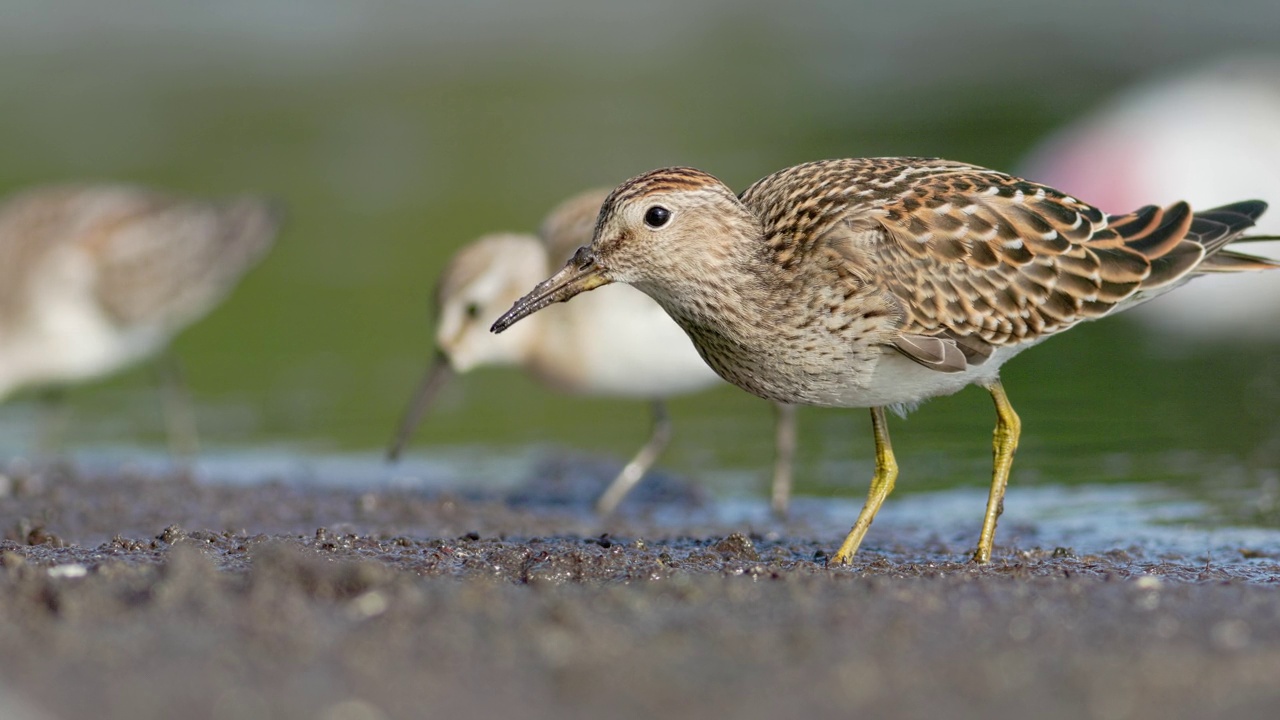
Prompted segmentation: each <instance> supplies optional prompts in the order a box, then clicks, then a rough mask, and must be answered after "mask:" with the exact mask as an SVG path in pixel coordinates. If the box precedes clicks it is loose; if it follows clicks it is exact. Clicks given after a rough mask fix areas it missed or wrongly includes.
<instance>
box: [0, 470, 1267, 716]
mask: <svg viewBox="0 0 1280 720" xmlns="http://www.w3.org/2000/svg"><path fill="white" fill-rule="evenodd" d="M3 489H4V492H3V493H0V531H2V532H3V541H2V542H0V565H2V567H0V678H3V679H0V716H4V717H14V718H21V717H32V718H39V717H60V718H80V717H85V718H88V717H95V718H97V717H107V718H115V717H119V718H126V717H128V718H138V717H183V718H205V717H208V718H232V717H237V718H238V717H267V716H270V717H289V718H292V717H297V718H303V717H315V718H401V717H404V718H411V717H448V716H454V715H463V714H465V715H469V716H476V715H482V714H487V715H496V714H498V713H506V714H510V715H514V716H519V717H600V716H613V717H652V716H655V715H656V716H684V717H715V716H728V715H730V714H732V715H734V716H737V717H746V718H753V717H776V716H779V715H783V714H786V715H797V714H800V713H804V714H807V715H809V716H814V717H849V716H850V715H851V714H871V715H877V716H886V715H894V716H902V717H926V716H927V717H943V716H946V717H974V718H977V717H984V718H990V717H992V716H993V715H998V716H1012V715H1014V714H1017V715H1019V716H1031V715H1033V714H1034V716H1036V717H1049V718H1054V717H1063V718H1066V717H1073V718H1078V717H1098V718H1147V717H1151V718H1155V717H1161V718H1170V717H1174V718H1177V717H1188V718H1189V717H1205V716H1215V717H1267V716H1269V715H1270V713H1272V712H1274V708H1275V707H1276V706H1277V702H1280V683H1277V682H1276V681H1275V678H1277V677H1280V595H1277V589H1278V588H1280V560H1278V559H1275V558H1266V557H1263V558H1245V557H1243V556H1242V558H1241V562H1238V563H1236V562H1221V561H1219V562H1205V561H1204V560H1203V559H1201V558H1193V557H1176V556H1169V555H1168V554H1162V555H1161V556H1159V557H1152V556H1147V555H1145V554H1144V553H1142V552H1140V551H1134V550H1133V549H1132V548H1125V549H1118V548H1117V549H1114V550H1112V551H1108V552H1103V553H1097V554H1088V555H1076V554H1074V553H1072V552H1070V551H1067V550H1064V549H1060V548H1055V547H1051V546H1050V547H1044V548H1040V547H1027V546H1022V547H1017V548H1008V547H1001V546H1000V545H999V543H998V548H997V550H998V551H997V554H996V561H995V562H993V563H992V564H990V565H988V566H983V567H977V566H973V565H970V564H968V563H966V562H964V561H963V560H964V555H963V550H964V549H963V548H957V547H949V546H946V545H945V544H941V543H925V544H921V545H915V546H905V547H903V546H901V544H896V545H895V544H893V539H892V538H881V539H880V543H879V544H877V543H872V547H871V548H870V549H869V550H870V551H869V552H866V553H865V554H864V555H863V556H861V557H860V558H859V562H858V563H856V564H855V565H853V566H851V567H848V568H828V567H826V565H825V562H824V561H825V553H826V552H828V551H829V550H830V549H831V547H833V546H834V542H835V541H836V540H838V538H834V539H833V538H827V537H812V536H810V535H806V534H804V533H803V532H802V531H795V530H794V529H793V528H792V526H791V525H784V526H781V529H779V530H776V531H774V532H769V533H760V532H752V531H751V530H749V529H743V528H739V529H737V530H735V529H734V528H732V527H724V526H715V525H714V524H706V525H696V524H695V525H691V526H689V527H683V528H678V529H676V530H674V531H673V530H672V528H670V527H669V526H657V525H655V524H653V523H652V522H651V521H650V520H649V519H647V517H648V516H647V514H646V512H645V511H643V509H642V510H641V511H640V512H633V513H630V514H624V515H623V516H622V517H620V518H617V519H615V520H612V521H610V522H609V523H607V524H606V525H604V526H603V528H604V530H605V531H607V532H606V534H601V532H602V525H601V524H600V523H599V522H597V521H595V520H594V519H592V518H590V517H589V516H587V515H585V514H583V513H582V512H580V511H579V510H578V509H576V508H574V507H566V506H562V505H557V504H554V503H552V504H542V505H539V504H538V503H536V502H530V501H528V499H527V498H528V494H524V495H520V497H519V498H517V499H514V500H513V499H512V498H513V497H514V496H511V495H508V496H505V497H503V496H485V495H482V494H465V493H455V492H439V491H433V492H427V491H422V490H411V489H394V488H385V489H376V490H356V489H349V488H333V487H328V488H315V487H307V486H305V485H301V484H294V483H283V482H276V483H266V484H262V485H238V486H232V485H219V484H215V483H205V482H195V481H192V480H191V479H189V478H183V477H180V476H178V477H175V476H165V475H159V476H142V475H136V474H129V473H118V474H107V475H96V476H85V475H81V474H78V473H77V472H76V471H74V470H73V469H70V468H66V467H63V468H50V469H45V470H42V471H41V472H39V473H30V474H27V475H25V476H24V475H22V474H21V473H12V472H11V473H10V474H8V475H6V481H5V485H4V488H3ZM521 498H522V499H521ZM885 548H892V550H885ZM1246 554H1247V553H1246Z"/></svg>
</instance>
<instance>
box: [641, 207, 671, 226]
mask: <svg viewBox="0 0 1280 720" xmlns="http://www.w3.org/2000/svg"><path fill="white" fill-rule="evenodd" d="M670 219H671V211H670V210H668V209H666V208H664V207H662V206H661V205H654V206H653V207H651V208H649V209H648V210H646V211H645V213H644V224H645V225H648V226H649V227H651V228H660V227H662V226H663V225H666V224H667V221H668V220H670Z"/></svg>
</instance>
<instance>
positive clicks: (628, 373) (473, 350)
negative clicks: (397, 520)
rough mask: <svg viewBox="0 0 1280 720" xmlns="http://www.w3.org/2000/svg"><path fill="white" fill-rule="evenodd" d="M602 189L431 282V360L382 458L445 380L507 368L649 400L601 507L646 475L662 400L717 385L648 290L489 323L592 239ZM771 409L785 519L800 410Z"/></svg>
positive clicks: (398, 446) (501, 238)
mask: <svg viewBox="0 0 1280 720" xmlns="http://www.w3.org/2000/svg"><path fill="white" fill-rule="evenodd" d="M608 193H609V190H608V189H607V188H600V189H595V190H589V191H586V192H583V193H580V194H578V195H575V196H573V197H571V198H569V199H568V200H566V201H564V202H563V203H561V204H560V205H558V206H556V207H555V208H554V209H553V210H552V211H551V212H550V214H548V216H547V218H546V219H545V220H544V221H543V223H542V226H541V228H540V229H539V231H538V235H537V236H533V235H517V234H509V233H507V234H494V235H486V236H484V237H481V238H479V239H478V240H475V241H473V242H471V243H469V244H468V245H466V246H464V247H463V248H462V249H461V250H459V251H458V252H457V253H456V254H455V255H454V256H453V258H452V259H451V260H450V261H449V263H448V265H447V266H446V267H445V269H444V272H443V273H442V275H441V277H440V281H439V283H438V284H437V286H436V309H437V317H436V323H435V329H436V332H435V335H436V338H435V339H436V348H437V356H436V358H435V360H434V362H433V363H432V365H431V367H430V368H429V369H428V371H427V374H426V376H425V377H424V378H423V381H422V384H421V385H420V386H419V388H418V391H417V393H416V394H415V396H414V398H413V400H412V401H411V403H410V406H409V409H408V411H407V412H406V413H405V416H404V419H403V420H402V422H401V425H400V428H399V431H398V432H397V434H396V437H395V439H394V440H393V442H392V445H391V448H390V451H389V453H388V454H389V457H390V458H391V459H393V460H394V459H396V458H398V457H399V455H400V453H401V451H402V449H403V447H404V445H405V443H406V442H407V441H408V439H409V437H410V435H411V434H412V433H413V431H414V429H415V428H416V427H417V425H418V423H419V422H420V421H421V419H422V416H423V414H424V413H425V412H426V410H427V408H428V406H429V405H430V404H431V402H432V400H433V399H434V397H435V395H436V393H437V392H438V390H439V389H440V387H441V386H442V385H443V384H444V383H445V382H446V381H447V379H448V377H449V376H450V375H451V374H452V373H467V372H470V371H471V370H474V369H476V368H479V367H484V366H489V365H513V366H516V367H519V368H521V369H522V370H524V371H526V372H528V373H530V374H531V375H533V376H534V377H535V378H537V379H538V380H539V381H541V382H542V383H544V384H546V385H548V386H550V387H552V388H554V389H556V390H560V391H563V392H568V393H575V394H582V395H603V396H614V397H623V398H635V399H645V400H649V401H650V403H651V406H652V413H653V418H652V419H653V427H652V431H651V433H650V436H649V439H648V441H647V442H645V444H644V445H643V446H642V447H641V448H640V450H639V451H638V452H637V453H636V454H635V456H634V457H633V458H632V459H631V460H630V461H629V462H628V463H627V464H626V465H625V466H623V468H622V470H621V472H619V473H618V475H617V477H615V478H614V479H613V481H612V482H611V483H610V484H609V486H608V487H607V488H606V489H605V490H604V492H603V493H602V494H601V495H600V497H599V498H598V500H597V501H596V511H597V512H599V513H600V514H602V515H608V514H610V513H612V512H613V511H614V510H615V509H616V508H617V506H618V504H619V503H621V502H622V500H623V498H625V497H626V495H627V494H628V493H629V492H630V491H631V489H632V488H634V487H635V486H636V484H637V483H638V482H639V481H640V480H641V479H642V478H643V477H644V475H645V473H647V472H648V471H649V470H650V469H651V468H652V467H653V465H654V463H655V462H656V461H657V460H658V457H659V456H660V455H661V454H662V452H663V450H664V449H666V447H667V444H668V443H669V442H670V440H671V435H672V424H671V420H670V418H669V417H668V413H667V409H666V398H668V397H671V396H674V395H681V394H684V393H690V392H695V391H698V390H703V389H706V388H708V387H712V386H714V385H719V384H721V380H720V378H719V377H718V376H717V375H716V374H715V373H714V372H713V371H712V370H711V368H709V367H708V366H707V364H706V363H705V362H704V361H703V360H702V358H701V357H700V356H699V355H698V352H697V350H695V349H694V347H693V344H692V343H691V342H690V341H689V338H688V337H687V336H686V335H685V333H684V331H683V330H681V329H680V328H679V326H677V325H676V324H675V323H674V322H672V320H671V319H670V318H669V317H667V314H666V312H664V311H663V310H662V308H660V307H658V305H657V303H655V302H653V301H652V300H650V299H649V298H648V297H647V296H645V295H644V293H642V292H640V291H638V290H635V289H634V288H631V287H627V286H623V285H618V286H615V287H607V288H602V289H601V290H600V291H598V292H595V293H592V294H591V296H590V297H588V298H584V301H583V302H581V303H573V304H567V305H561V306H557V307H553V308H549V309H548V310H547V311H546V312H544V313H540V314H538V315H536V316H534V317H533V318H531V322H528V323H522V324H520V325H518V326H517V327H515V328H513V329H512V331H511V332H508V333H504V334H502V335H495V334H493V333H491V332H489V326H490V325H492V324H493V321H494V320H496V319H497V318H498V316H499V315H501V314H502V313H503V312H504V311H505V310H506V309H507V308H508V307H510V306H511V303H512V302H514V301H515V300H516V299H517V298H519V297H520V296H521V295H522V294H523V293H524V291H525V290H527V289H528V288H529V287H532V285H533V284H534V283H536V282H538V281H539V280H541V279H542V278H543V277H545V276H546V275H548V274H549V273H550V272H551V271H552V270H554V269H555V268H558V267H560V266H561V265H562V264H563V263H564V261H565V260H567V259H568V258H569V257H570V256H571V255H573V253H574V251H576V250H577V249H578V248H579V247H581V246H583V245H586V244H588V243H590V241H591V235H592V232H593V230H594V228H595V222H596V216H597V215H598V213H599V211H600V205H601V203H603V202H604V199H605V197H606V196H607V195H608ZM775 407H776V410H777V413H778V420H777V428H776V433H777V436H776V448H775V464H774V476H773V491H772V493H771V495H772V502H771V504H772V507H773V511H774V513H775V514H777V515H783V514H785V513H786V510H787V505H788V502H789V499H790V488H791V468H792V455H793V453H794V449H795V413H794V409H793V408H792V407H791V406H788V405H781V404H778V405H776V406H775Z"/></svg>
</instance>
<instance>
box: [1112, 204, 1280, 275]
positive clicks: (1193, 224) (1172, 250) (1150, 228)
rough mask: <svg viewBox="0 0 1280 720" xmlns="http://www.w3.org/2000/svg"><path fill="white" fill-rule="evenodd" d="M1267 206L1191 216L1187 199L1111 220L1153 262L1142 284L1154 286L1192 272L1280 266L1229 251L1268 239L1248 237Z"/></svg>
mask: <svg viewBox="0 0 1280 720" xmlns="http://www.w3.org/2000/svg"><path fill="white" fill-rule="evenodd" d="M1266 209H1267V204H1266V203H1265V202H1263V201H1261V200H1243V201H1241V202H1235V203H1231V204H1229V205H1223V206H1221V207H1216V208H1212V209H1209V210H1202V211H1200V212H1197V213H1194V214H1192V213H1191V209H1190V207H1189V206H1188V205H1187V204H1186V203H1184V202H1178V203H1174V204H1172V205H1170V206H1169V207H1167V208H1159V207H1156V206H1154V205H1148V206H1146V207H1143V208H1139V209H1138V210H1135V211H1134V212H1132V213H1128V214H1126V215H1115V216H1112V217H1110V218H1109V219H1108V224H1109V225H1110V226H1111V227H1112V229H1114V230H1115V231H1116V232H1117V233H1119V234H1120V236H1121V237H1123V238H1124V245H1125V247H1126V248H1128V249H1129V250H1132V251H1135V252H1137V253H1139V254H1141V255H1142V256H1143V257H1145V258H1147V260H1148V261H1149V262H1150V263H1151V272H1150V273H1149V274H1148V276H1147V277H1146V279H1145V280H1144V281H1143V282H1142V288H1143V289H1144V290H1153V289H1156V288H1160V287H1163V286H1165V285H1167V284H1169V283H1172V282H1175V281H1177V280H1179V279H1181V278H1184V277H1186V276H1190V275H1198V274H1203V273H1226V272H1248V271H1252V270H1270V269H1273V268H1277V267H1280V263H1277V262H1274V261H1271V260H1268V259H1266V258H1260V257H1255V256H1253V255H1247V254H1245V253H1241V252H1237V251H1234V250H1226V249H1225V248H1226V247H1227V246H1228V245H1230V244H1232V243H1237V242H1249V241H1253V240H1262V239H1268V238H1264V237H1260V236H1245V235H1244V233H1245V232H1247V231H1248V230H1249V229H1250V228H1252V227H1253V226H1254V224H1255V223H1256V222H1257V220H1258V218H1259V217H1261V216H1262V213H1263V212H1265V211H1266Z"/></svg>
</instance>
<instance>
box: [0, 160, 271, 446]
mask: <svg viewBox="0 0 1280 720" xmlns="http://www.w3.org/2000/svg"><path fill="white" fill-rule="evenodd" d="M280 222H281V211H280V209H279V208H278V207H276V206H275V205H274V204H272V203H271V202H268V201H266V200H264V199H261V198H257V197H239V198H232V199H227V200H203V199H193V198H185V197H179V196H176V195H170V194H167V193H163V192H160V191H156V190H151V189H147V188H142V187H135V186H131V185H67V186H49V187H40V188H35V189H30V190H26V191H23V192H20V193H17V194H15V195H13V196H11V197H9V198H7V199H5V200H4V201H3V202H2V203H0V399H2V398H3V397H4V396H6V395H8V394H9V393H11V392H12V391H14V390H16V389H18V388H23V387H31V386H34V387H54V388H57V387H61V386H65V385H69V384H74V383H79V382H84V381H88V380H93V379H95V378H99V377H103V376H105V375H109V374H111V373H114V372H116V371H117V370H120V369H121V368H124V367H126V366H129V365H131V364H133V363H136V362H138V361H141V360H144V359H147V358H151V357H154V356H156V355H158V354H160V353H161V352H162V351H164V349H165V348H166V346H167V345H168V343H169V341H170V340H171V339H172V338H173V336H174V335H175V334H177V333H178V332H179V331H181V330H182V329H183V328H185V327H187V326H188V325H190V324H191V323H193V322H195V321H196V320H199V319H200V318H201V317H203V316H204V315H205V314H206V313H208V312H209V311H210V310H212V309H213V308H214V307H215V306H216V305H217V304H218V302H219V301H221V300H222V299H223V298H224V297H225V296H226V295H227V293H228V292H230V291H231V289H232V288H233V287H234V286H235V284H236V282H237V281H238V280H239V279H240V277H241V276H242V275H243V274H244V273H245V272H246V271H248V270H249V268H251V267H252V266H253V265H254V264H255V263H256V262H257V261H258V260H259V259H260V258H261V257H262V256H263V254H264V253H266V251H267V250H268V249H269V248H270V247H271V244H272V242H273V241H274V239H275V236H276V232H277V230H278V228H279V226H280ZM169 377H170V378H171V379H175V380H178V378H175V377H174V376H173V375H172V374H170V375H169ZM179 381H180V380H179ZM169 390H170V394H169V395H168V397H169V398H170V399H171V401H170V402H169V403H168V404H167V413H166V415H167V421H168V427H169V431H170V440H171V443H173V445H174V449H175V450H179V451H181V452H183V453H190V452H193V451H194V449H195V442H196V436H195V429H194V420H193V418H194V416H193V414H192V412H191V409H190V407H189V405H188V404H187V403H183V402H181V401H176V402H175V401H172V399H173V398H175V397H176V396H175V395H174V394H173V393H175V392H182V389H181V388H177V387H171V388H170V389H169Z"/></svg>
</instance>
